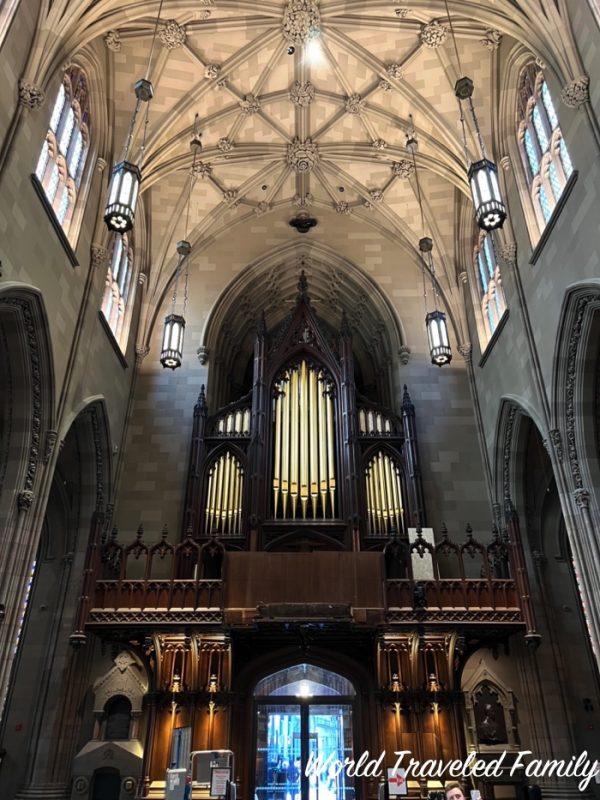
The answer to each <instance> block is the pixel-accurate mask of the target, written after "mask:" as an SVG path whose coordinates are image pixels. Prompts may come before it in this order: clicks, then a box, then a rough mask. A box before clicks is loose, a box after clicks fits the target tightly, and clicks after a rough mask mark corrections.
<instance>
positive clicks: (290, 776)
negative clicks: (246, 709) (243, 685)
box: [254, 704, 302, 800]
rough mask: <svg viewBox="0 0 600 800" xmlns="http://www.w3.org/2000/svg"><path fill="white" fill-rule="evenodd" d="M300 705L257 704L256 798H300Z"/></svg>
mask: <svg viewBox="0 0 600 800" xmlns="http://www.w3.org/2000/svg"><path fill="white" fill-rule="evenodd" d="M300 711H301V707H300V706H299V705H271V704H265V705H262V704H261V705H259V706H258V707H257V736H256V773H255V774H256V780H255V788H254V794H255V800H301V788H300V773H301V762H302V730H301V727H302V726H301V713H300Z"/></svg>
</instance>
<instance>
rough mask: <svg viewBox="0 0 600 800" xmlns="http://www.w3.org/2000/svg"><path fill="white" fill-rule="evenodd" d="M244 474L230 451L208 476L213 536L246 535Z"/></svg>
mask: <svg viewBox="0 0 600 800" xmlns="http://www.w3.org/2000/svg"><path fill="white" fill-rule="evenodd" d="M243 485H244V471H243V469H242V467H241V464H240V462H239V461H238V460H237V458H236V457H235V456H234V455H233V454H232V453H230V452H229V451H227V452H226V453H223V454H222V455H221V456H219V458H218V459H217V460H216V461H215V463H214V464H213V466H212V468H211V469H210V471H209V474H208V489H207V492H206V497H207V503H206V528H207V530H208V533H209V534H213V533H217V534H220V535H224V536H227V535H230V536H237V535H239V534H241V532H242V498H243Z"/></svg>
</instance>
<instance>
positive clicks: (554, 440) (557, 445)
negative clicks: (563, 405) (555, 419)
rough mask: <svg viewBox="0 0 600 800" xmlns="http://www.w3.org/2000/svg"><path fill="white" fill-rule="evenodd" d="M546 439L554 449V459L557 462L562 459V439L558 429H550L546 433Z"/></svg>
mask: <svg viewBox="0 0 600 800" xmlns="http://www.w3.org/2000/svg"><path fill="white" fill-rule="evenodd" d="M548 439H549V440H550V442H551V444H552V447H553V448H554V452H555V453H556V457H557V458H558V460H559V461H562V459H563V445H562V437H561V435H560V431H559V430H558V428H552V429H551V430H549V431H548Z"/></svg>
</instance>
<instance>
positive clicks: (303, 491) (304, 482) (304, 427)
mask: <svg viewBox="0 0 600 800" xmlns="http://www.w3.org/2000/svg"><path fill="white" fill-rule="evenodd" d="M299 411H300V415H299V431H298V433H299V435H300V503H301V505H302V518H303V519H306V507H307V505H308V425H309V420H308V376H307V374H306V361H303V362H302V364H301V365H300V405H299Z"/></svg>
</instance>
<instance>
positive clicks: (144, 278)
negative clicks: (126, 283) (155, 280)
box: [138, 272, 148, 286]
mask: <svg viewBox="0 0 600 800" xmlns="http://www.w3.org/2000/svg"><path fill="white" fill-rule="evenodd" d="M138 283H139V285H140V286H145V285H146V284H147V283H148V276H147V275H146V273H145V272H140V274H139V275H138Z"/></svg>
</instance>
